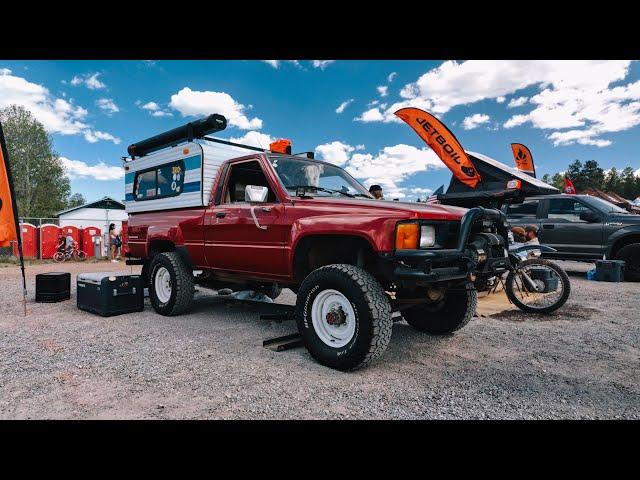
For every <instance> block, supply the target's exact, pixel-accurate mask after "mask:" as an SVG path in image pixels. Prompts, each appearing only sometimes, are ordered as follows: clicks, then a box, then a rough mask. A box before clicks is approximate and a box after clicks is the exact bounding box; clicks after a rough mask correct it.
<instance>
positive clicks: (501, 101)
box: [496, 97, 506, 103]
mask: <svg viewBox="0 0 640 480" xmlns="http://www.w3.org/2000/svg"><path fill="white" fill-rule="evenodd" d="M505 100H506V98H505V97H497V98H496V102H498V103H504V101H505Z"/></svg>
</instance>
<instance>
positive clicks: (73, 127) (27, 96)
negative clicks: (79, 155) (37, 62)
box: [0, 69, 115, 138]
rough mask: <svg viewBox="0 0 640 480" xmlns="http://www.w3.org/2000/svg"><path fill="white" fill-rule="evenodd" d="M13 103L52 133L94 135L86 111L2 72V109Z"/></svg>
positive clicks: (0, 98)
mask: <svg viewBox="0 0 640 480" xmlns="http://www.w3.org/2000/svg"><path fill="white" fill-rule="evenodd" d="M14 104H15V105H20V106H22V107H25V108H26V109H27V110H29V111H30V112H31V113H32V114H33V116H34V117H35V118H36V119H37V120H38V121H39V122H40V123H42V125H44V128H45V129H46V130H47V131H48V132H50V133H57V134H60V135H81V134H83V135H85V137H86V136H87V134H88V135H90V136H91V128H92V127H91V125H89V124H88V123H86V121H85V118H86V117H87V115H88V113H89V112H88V111H87V110H86V109H85V108H83V107H82V106H79V105H74V104H73V102H71V101H68V100H65V99H63V98H56V97H55V96H53V95H52V94H51V92H49V90H48V89H47V88H46V87H44V86H42V85H39V84H37V83H32V82H29V81H28V80H26V79H25V78H23V77H18V76H15V75H13V74H12V72H11V71H10V70H9V69H3V70H2V74H1V75H0V108H5V107H8V106H9V105H14ZM91 138H96V137H94V136H92V137H91ZM114 138H115V137H114Z"/></svg>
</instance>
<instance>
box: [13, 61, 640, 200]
mask: <svg viewBox="0 0 640 480" xmlns="http://www.w3.org/2000/svg"><path fill="white" fill-rule="evenodd" d="M11 103H19V104H22V105H25V106H27V107H28V108H30V109H31V110H32V111H33V113H34V114H35V115H36V117H37V118H38V119H40V120H41V121H42V122H43V124H44V125H45V127H46V128H47V129H48V130H49V132H50V133H51V134H52V137H53V141H54V147H55V149H56V151H57V152H58V153H59V155H60V156H61V157H62V158H63V162H64V165H65V167H66V168H67V171H68V173H69V176H70V178H71V187H72V191H73V192H80V193H82V194H83V195H84V196H85V197H86V199H87V200H93V199H97V198H100V197H102V196H104V195H109V196H112V197H114V198H116V199H122V198H123V197H124V179H123V177H122V171H121V169H120V168H119V167H120V166H121V160H120V157H122V156H123V155H125V154H126V147H127V145H129V144H130V143H133V142H135V141H137V140H141V139H143V138H146V137H148V136H151V135H154V134H157V133H159V132H161V131H164V130H167V129H170V128H173V127H175V126H177V125H180V124H183V123H186V122H187V121H189V120H191V119H193V118H197V117H200V116H203V115H205V114H207V113H222V114H224V115H225V116H227V117H228V118H229V125H230V126H229V127H228V128H227V130H225V131H224V132H220V133H219V134H218V135H217V136H219V137H222V138H233V139H236V140H240V141H246V142H249V143H254V144H256V143H260V144H261V145H262V146H265V147H266V146H267V145H266V143H268V141H269V140H270V139H276V138H282V137H284V138H289V139H291V140H292V142H293V150H294V151H306V150H315V151H316V152H317V153H318V156H319V157H324V158H325V159H326V160H329V161H332V162H333V163H336V164H338V165H340V166H342V167H345V168H347V170H349V171H350V172H352V173H353V174H354V175H355V176H356V177H358V178H359V179H360V180H361V181H362V182H363V183H364V184H365V186H366V187H368V186H369V185H370V184H371V183H372V182H375V183H380V184H382V185H383V187H384V189H385V190H386V193H387V198H389V197H400V198H404V199H415V197H416V196H422V197H424V196H425V195H426V194H428V192H429V191H430V190H434V189H435V188H437V187H438V186H440V185H441V184H443V183H444V184H447V183H448V182H449V178H450V173H449V171H448V170H447V169H446V168H445V167H444V165H443V164H442V163H441V162H440V161H439V160H438V159H437V157H435V155H434V154H433V152H432V151H431V150H429V149H428V147H426V146H425V145H424V143H423V142H422V140H420V138H419V137H418V136H417V135H416V134H415V133H414V132H413V131H412V130H411V129H410V128H409V127H408V126H407V125H406V124H404V123H401V122H399V121H396V119H395V118H394V117H393V115H392V113H393V111H395V110H397V109H398V108H400V107H402V106H416V107H419V108H423V109H425V110H428V111H430V112H432V113H435V114H436V115H438V116H439V117H440V118H441V119H442V120H443V121H444V122H445V123H446V124H447V125H448V126H449V128H450V129H451V130H452V131H453V132H454V133H455V134H456V136H457V137H458V139H459V140H460V142H461V143H462V145H463V146H464V147H465V148H466V149H468V150H472V151H478V152H481V153H484V154H486V155H489V156H491V157H493V158H495V159H497V160H500V161H502V162H504V163H507V164H508V165H513V159H512V157H511V150H510V148H509V144H510V143H511V142H520V143H524V144H526V145H527V146H528V147H529V148H530V149H531V151H532V153H533V156H534V159H535V162H536V168H537V171H538V173H539V176H542V175H543V174H544V173H554V172H556V171H562V170H564V169H565V168H566V167H567V165H568V164H569V163H571V162H572V161H573V160H575V159H580V160H582V161H586V160H589V159H595V160H597V161H598V162H599V163H600V165H602V166H603V167H605V168H610V167H612V166H616V167H618V168H624V167H626V166H632V167H634V168H635V169H638V170H639V172H640V146H639V142H638V139H639V138H640V137H639V136H638V134H639V133H640V130H639V129H640V65H638V63H637V62H629V61H604V62H603V61H553V62H544V61H520V62H518V61H515V62H514V61H462V60H461V61H442V60H438V61H346V60H338V61H311V60H300V61H258V60H252V61H163V60H160V61H88V60H85V61H1V60H0V107H4V106H6V105H8V104H11ZM341 105H343V108H339V107H340V106H341Z"/></svg>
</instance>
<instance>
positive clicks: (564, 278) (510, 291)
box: [505, 258, 571, 314]
mask: <svg viewBox="0 0 640 480" xmlns="http://www.w3.org/2000/svg"><path fill="white" fill-rule="evenodd" d="M520 265H521V266H526V265H546V266H547V267H549V268H551V269H553V271H554V272H556V273H557V274H558V276H559V277H560V281H561V282H562V284H563V288H564V290H563V292H562V296H561V297H560V298H559V299H558V301H557V302H556V303H554V304H553V305H549V306H548V307H545V308H532V307H530V306H528V305H525V304H524V303H522V302H521V301H520V299H519V298H518V296H517V295H516V294H515V292H514V284H513V283H514V274H513V272H509V275H507V280H506V281H505V293H506V294H507V298H508V299H509V300H510V301H511V303H513V304H514V305H515V306H516V307H518V308H519V309H520V310H522V311H523V312H527V313H543V314H544V313H551V312H554V311H556V310H557V309H559V308H560V307H561V306H563V305H564V304H565V303H566V302H567V300H568V298H569V295H570V294H571V282H570V281H569V276H568V275H567V272H565V271H564V270H563V269H562V267H560V265H558V264H557V263H554V262H552V261H550V260H544V259H542V258H531V259H529V260H525V261H524V262H522V263H521V264H520Z"/></svg>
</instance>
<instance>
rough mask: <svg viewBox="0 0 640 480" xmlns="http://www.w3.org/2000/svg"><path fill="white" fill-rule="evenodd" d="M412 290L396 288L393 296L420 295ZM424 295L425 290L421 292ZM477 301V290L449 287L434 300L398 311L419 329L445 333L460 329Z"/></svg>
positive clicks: (435, 333) (470, 316)
mask: <svg viewBox="0 0 640 480" xmlns="http://www.w3.org/2000/svg"><path fill="white" fill-rule="evenodd" d="M418 292H421V290H417V291H414V292H404V291H398V292H397V293H396V298H398V299H403V298H404V299H409V298H421V296H422V295H421V294H418ZM422 293H423V294H424V296H425V297H426V292H424V291H422ZM477 304H478V292H477V291H476V289H475V288H473V286H472V285H471V284H470V285H467V286H460V287H455V288H454V287H452V288H449V289H448V290H447V291H446V292H445V294H444V298H443V299H442V300H440V301H438V302H428V303H424V304H420V305H417V306H415V307H411V308H408V309H406V310H402V312H401V313H402V317H403V318H404V319H405V320H406V321H407V323H408V324H409V325H411V326H412V327H413V328H415V329H416V330H418V331H420V332H425V333H430V334H432V335H446V334H449V333H453V332H455V331H456V330H460V329H461V328H462V327H464V326H465V325H466V324H467V323H469V321H470V320H471V319H472V318H473V316H474V315H475V313H476V306H477Z"/></svg>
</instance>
